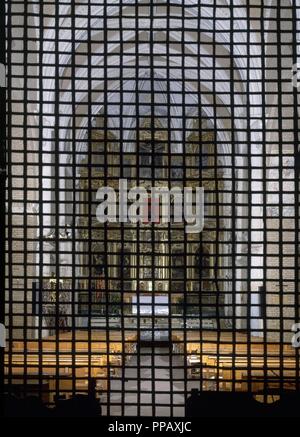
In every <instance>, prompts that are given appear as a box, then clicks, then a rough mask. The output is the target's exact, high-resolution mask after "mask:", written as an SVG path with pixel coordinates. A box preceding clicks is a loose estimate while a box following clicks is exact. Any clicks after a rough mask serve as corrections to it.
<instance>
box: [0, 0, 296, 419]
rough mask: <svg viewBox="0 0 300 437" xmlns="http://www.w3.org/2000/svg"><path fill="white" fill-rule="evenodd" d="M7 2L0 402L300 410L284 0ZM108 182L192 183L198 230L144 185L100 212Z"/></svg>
mask: <svg viewBox="0 0 300 437" xmlns="http://www.w3.org/2000/svg"><path fill="white" fill-rule="evenodd" d="M6 14H7V24H6V27H7V101H8V121H7V139H6V142H7V166H8V173H7V180H6V190H5V193H3V196H2V197H3V199H4V202H5V209H6V225H5V232H6V248H5V263H6V270H5V275H3V288H4V289H5V293H1V296H2V297H1V299H2V301H1V305H2V303H3V308H4V310H5V318H4V324H5V328H6V347H5V350H4V366H3V378H4V394H5V396H6V398H7V411H8V413H7V414H8V415H14V414H15V415H17V413H14V411H21V410H22V413H20V414H21V415H22V414H23V415H26V414H28V415H39V414H41V415H42V414H46V413H45V411H47V414H51V412H52V414H54V412H55V411H56V412H57V414H58V415H62V416H64V415H76V414H77V415H78V414H79V415H80V409H79V407H78V405H79V403H80V402H83V403H84V402H87V401H88V402H89V403H87V404H84V405H88V407H87V409H89V411H88V412H87V415H89V414H90V415H93V414H95V415H100V414H102V415H103V416H152V417H159V416H162V417H183V416H185V415H187V416H188V415H195V416H199V415H200V416H201V414H204V413H203V411H208V405H211V404H210V400H211V399H215V400H214V402H215V404H214V405H215V406H216V407H215V408H216V411H215V413H214V414H216V415H218V414H225V413H224V411H226V409H227V408H229V407H228V405H229V406H230V405H233V404H231V403H230V402H231V399H232V398H231V396H233V395H234V396H237V398H236V399H239V397H238V396H241V397H240V399H241V400H242V401H243V402H244V401H245V399H246V400H247V402H249V405H250V404H251V405H254V404H252V402H254V401H255V406H254V407H253V408H254V409H255V411H257V414H258V415H259V414H272V411H273V410H272V408H275V410H276V408H277V410H276V411H277V413H276V414H279V413H278V411H281V410H280V408H281V406H282V405H283V404H284V407H282V408H287V409H288V410H289V411H290V412H291V414H293V411H296V410H297V409H298V410H297V411H300V408H299V403H300V401H299V390H300V353H299V351H300V335H299V334H298V333H299V331H300V324H299V317H300V288H299V284H300V280H299V267H300V264H299V263H300V256H299V247H300V245H299V224H300V220H299V197H300V196H299V169H300V167H299V162H300V161H299V157H300V146H299V103H300V100H299V95H298V85H297V83H296V81H297V68H298V67H297V65H298V64H297V60H298V56H299V53H300V51H299V41H300V39H299V35H300V34H299V32H300V30H299V29H300V21H299V20H300V6H299V5H297V1H293V0H281V1H280V2H278V1H274V0H265V1H264V2H263V4H262V3H261V2H260V1H258V0H250V1H249V2H247V5H246V4H244V3H243V2H242V1H241V0H230V1H229V0H220V1H217V2H212V1H210V0H206V1H195V0H172V1H165V0H159V1H158V0H151V1H150V0H141V1H138V2H134V1H132V0H124V1H122V2H118V1H117V0H107V1H102V0H76V1H68V0H64V1H61V2H60V1H59V2H55V1H52V0H47V1H44V2H36V1H34V0H29V1H28V2H24V3H20V2H19V1H17V0H12V1H10V2H7V12H6ZM295 65H296V70H295ZM299 65H300V64H299ZM120 180H126V181H127V187H128V190H130V189H133V188H135V187H139V188H143V189H145V190H146V191H147V193H148V192H149V191H150V190H151V188H152V187H156V188H161V189H168V190H171V189H176V190H179V191H180V192H185V191H184V190H185V189H187V188H189V189H191V190H194V189H196V188H197V187H203V189H204V206H203V215H204V227H203V230H202V231H201V232H187V231H186V222H185V220H184V219H183V220H182V221H175V220H173V221H172V220H169V221H166V220H164V219H163V217H162V216H161V213H162V210H163V208H162V204H161V199H160V198H157V197H155V196H153V195H152V194H149V196H148V197H147V199H146V201H144V204H143V205H144V206H145V211H146V210H147V211H148V213H145V214H144V213H143V212H142V209H143V207H140V209H138V212H139V214H140V216H139V217H140V218H139V220H136V221H135V222H134V221H132V222H128V221H127V222H126V221H125V220H123V221H121V220H118V219H116V220H114V221H109V220H107V221H104V222H101V221H99V219H98V218H97V208H98V206H99V202H100V200H99V195H98V193H99V191H98V190H99V189H102V188H104V187H106V188H107V189H109V190H114V192H115V193H116V202H117V205H118V206H119V205H120V203H121V197H120V196H121V195H120V192H119V182H120ZM132 205H133V202H132V199H131V200H129V206H130V207H132ZM169 206H170V211H171V219H172V218H173V219H174V217H175V207H174V198H173V197H172V196H171V197H170V205H169ZM146 207H147V208H146ZM149 211H151V212H153V211H156V213H157V214H156V215H155V220H153V216H151V215H149ZM185 211H186V210H185ZM117 218H118V217H117ZM211 396H215V398H211ZM218 396H219V397H218ZM226 396H228V397H227V398H226ZM297 396H298V397H297ZM290 398H292V399H294V401H293V402H292V406H290V404H289V405H288V407H286V404H285V402H287V401H286V399H290ZM26 399H30V400H31V401H32V400H33V399H35V401H34V402H33V403H32V408H31V407H30V406H29V407H28V405H29V403H27V404H26V405H27V406H26V408H25V406H24V405H25V403H24V402H25V401H26ZM191 399H192V401H193V399H194V401H195V403H194V404H193V405H192V401H191ZM202 399H203V402H204V403H203V404H202V403H201V402H202ZM218 399H220V403H218ZM74 400H76V402H78V403H77V404H76V403H75V401H74ZM71 401H72V402H71ZM242 401H241V402H240V405H241V406H242V407H241V408H246V407H243V405H246V403H245V404H243V402H242ZM197 402H198V403H197ZM237 402H238V401H237ZM245 402H246V401H245ZM30 405H31V404H30ZM37 405H38V408H37ZM95 405H96V406H97V407H95ZM191 405H192V407H191V408H190V406H191ZM234 405H235V409H238V408H237V406H236V404H234ZM247 405H248V404H247ZM95 408H96V410H97V411H96V412H95ZM205 408H206V409H205ZM251 408H252V407H251ZM14 409H15V410H14ZM25 410H26V411H25ZM275 410H274V411H275ZM81 411H83V410H81ZM207 414H212V412H211V411H209V412H208V413H207Z"/></svg>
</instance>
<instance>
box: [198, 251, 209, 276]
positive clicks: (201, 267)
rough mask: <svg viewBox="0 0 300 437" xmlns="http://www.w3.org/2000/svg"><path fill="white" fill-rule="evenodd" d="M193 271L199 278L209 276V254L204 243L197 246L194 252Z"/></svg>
mask: <svg viewBox="0 0 300 437" xmlns="http://www.w3.org/2000/svg"><path fill="white" fill-rule="evenodd" d="M195 273H196V275H195V276H196V278H198V279H200V280H204V279H209V277H210V254H209V249H208V248H207V247H206V246H205V245H201V246H199V248H198V249H197V251H196V254H195Z"/></svg>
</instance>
